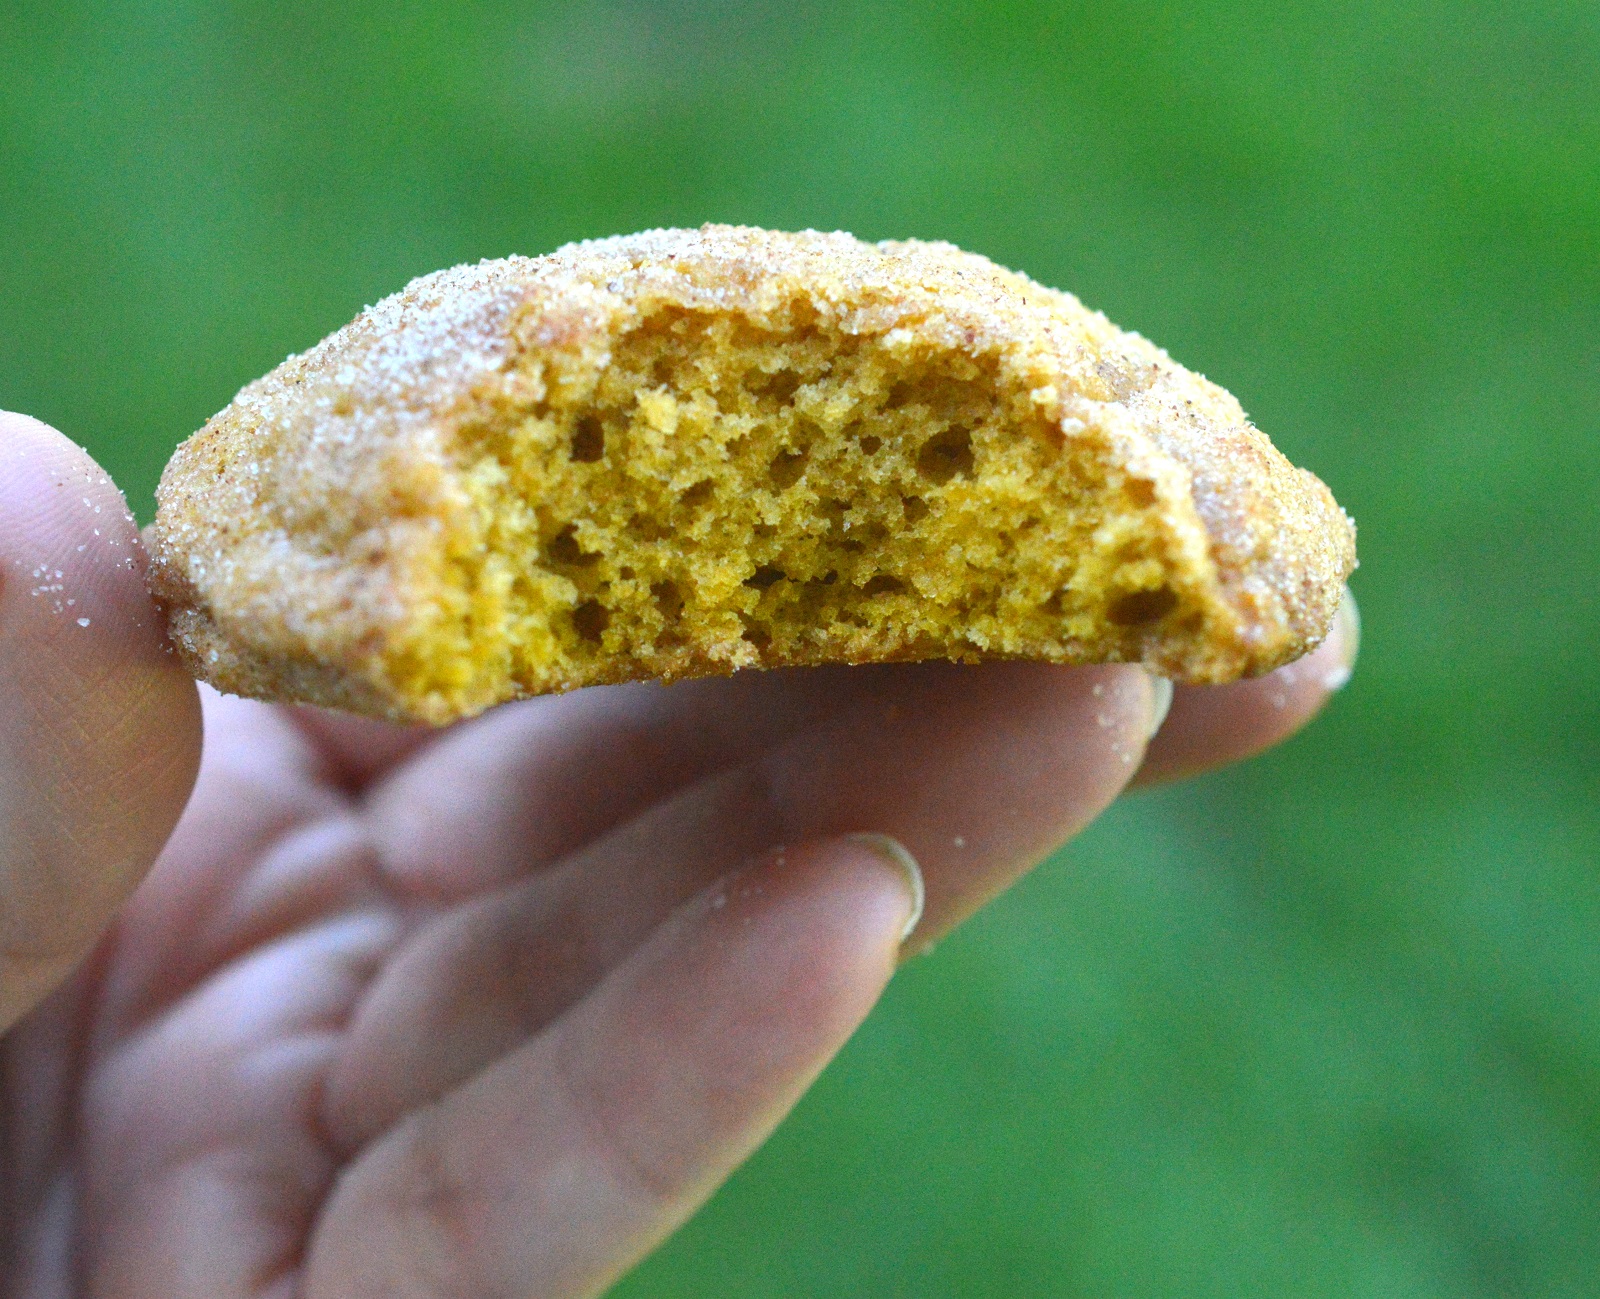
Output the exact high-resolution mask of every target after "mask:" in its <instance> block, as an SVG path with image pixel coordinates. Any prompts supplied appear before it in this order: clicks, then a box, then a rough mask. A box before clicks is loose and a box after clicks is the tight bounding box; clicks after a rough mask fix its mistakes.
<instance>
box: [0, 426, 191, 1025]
mask: <svg viewBox="0 0 1600 1299" xmlns="http://www.w3.org/2000/svg"><path fill="white" fill-rule="evenodd" d="M144 566H145V557H144V550H143V548H142V546H141V545H140V542H139V533H138V528H137V527H136V525H135V524H134V521H133V518H132V516H131V515H129V513H128V508H127V505H126V503H125V502H124V501H123V498H122V494H121V493H120V492H119V491H118V490H117V488H116V487H115V485H114V484H113V483H112V482H111V480H110V479H109V478H107V477H106V475H105V474H104V473H103V472H102V471H101V470H100V468H99V466H98V465H96V464H95V463H94V461H93V460H91V459H90V458H89V457H88V455H86V454H85V453H84V452H83V451H81V450H80V449H79V448H78V447H76V446H74V445H72V443H70V442H68V441H67V440H66V439H65V438H64V437H62V436H61V435H60V434H59V433H56V432H55V431H54V430H52V429H49V428H47V427H46V426H45V425H43V424H40V423H38V422H37V421H35V420H31V419H27V418H25V417H23V416H20V415H0V1028H4V1027H5V1026H6V1025H8V1024H10V1023H12V1022H14V1021H15V1020H16V1019H17V1017H18V1016H20V1015H21V1014H22V1013H23V1012H24V1011H26V1010H27V1009H28V1008H29V1007H30V1006H32V1005H34V1004H35V1003H36V1002H37V1001H38V1000H39V999H40V998H41V997H42V996H43V995H44V994H45V993H46V992H47V991H48V990H49V989H50V988H51V987H53V986H54V985H55V984H57V983H59V982H60V981H61V980H62V979H63V978H64V977H65V976H66V975H67V973H68V972H69V971H70V970H71V969H72V967H73V966H74V965H75V964H76V963H77V962H78V961H79V960H80V959H81V958H82V957H83V955H84V954H85V953H86V952H87V951H88V949H89V948H90V946H91V945H92V944H93V943H94V941H95V939H96V938H97V937H98V936H99V934H100V933H101V932H102V931H103V930H104V929H105V927H106V925H107V924H108V923H109V922H110V920H111V917H112V915H113V913H114V912H115V911H116V909H117V907H118V906H119V905H120V904H121V903H122V901H123V900H124V899H125V898H126V897H127V895H128V894H129V892H130V891H131V890H132V889H133V887H134V885H135V884H137V883H138V881H139V879H140V877H141V876H142V875H143V874H144V873H145V871H146V870H147V869H149V866H150V863H151V862H153V861H154V860H155V858H156V854H157V853H158V852H160V850H161V846H162V844H163V843H165V842H166V838H167V836H168V834H170V833H171V831H172V827H173V825H174V824H175V823H176V821H177V819H178V816H179V813H181V812H182V811H183V805H184V801H185V800H186V799H187V798H188V796H189V790H190V787H191V785H192V784H193V781H194V774H195V768H196V765H197V763H198V761H199V755H200V710H199V703H198V700H197V696H196V693H195V686H194V682H193V681H192V680H191V679H190V678H189V676H188V674H187V673H185V672H184V671H183V669H182V668H181V667H180V666H179V663H178V660H177V658H176V656H175V655H173V654H172V653H171V652H170V651H169V650H168V648H167V642H166V636H165V632H164V628H163V626H162V622H161V619H160V616H159V614H158V613H157V612H156V610H155V607H154V606H153V604H152V603H151V600H150V597H149V596H148V594H147V593H146V592H145V587H144Z"/></svg>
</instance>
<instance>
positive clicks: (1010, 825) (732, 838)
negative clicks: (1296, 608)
mask: <svg viewBox="0 0 1600 1299" xmlns="http://www.w3.org/2000/svg"><path fill="white" fill-rule="evenodd" d="M882 680H883V681H892V682H894V683H897V686H898V688H897V689H895V690H884V691H882V692H881V693H880V694H879V696H877V697H876V698H873V699H871V700H861V701H857V703H856V704H855V706H853V707H851V708H849V709H847V710H846V711H845V712H844V713H843V714H841V715H840V716H839V717H837V718H835V719H833V720H832V721H831V722H829V723H828V724H827V725H825V726H823V727H821V728H818V729H814V730H812V731H809V732H803V733H802V734H801V735H799V736H796V737H793V738H791V739H790V740H789V741H788V742H787V743H783V744H779V745H776V746H774V747H773V748H771V749H770V750H768V751H766V752H764V753H761V754H758V755H756V756H755V757H754V758H753V759H751V761H749V762H747V763H744V764H742V765H741V766H739V767H737V768H735V769H733V770H730V771H725V772H721V773H718V774H716V775H713V776H708V777H705V778H703V779H702V780H700V781H699V782H697V783H696V784H694V785H692V786H690V787H689V788H688V789H685V790H683V791H681V792H680V793H679V794H678V795H677V796H675V797H674V798H671V799H669V800H666V801H665V802H663V803H660V804H657V805H656V806H654V807H652V808H651V809H650V810H649V811H647V812H646V813H644V814H642V815H640V816H638V817H636V818H634V820H632V821H631V822H629V823H627V824H626V825H624V826H621V827H619V828H618V829H616V830H615V831H613V832H612V833H610V834H608V835H606V836H604V837H603V838H601V839H599V840H596V841H595V842H593V843H592V844H590V845H589V846H587V847H586V848H584V849H583V850H582V851H581V852H579V853H577V854H575V855H573V856H572V857H571V858H569V859H568V860H567V861H565V862H563V863H562V865H561V866H560V867H559V868H556V869H553V870H551V871H548V872H544V873H542V874H539V875H535V876H533V877H531V878H529V879H526V880H523V881H520V882H519V883H517V884H514V885H511V886H508V887H506V888H503V889H501V890H499V891H497V892H495V893H492V894H490V895H487V896H485V897H483V898H480V899H477V900H474V901H472V902H470V903H467V904H464V905H460V906H458V907H456V908H454V909H452V910H450V911H449V912H447V913H445V914H443V915H441V916H440V917H438V918H436V919H435V920H433V921H432V922H430V923H428V924H426V925H425V926H423V927H422V928H421V929H420V930H419V931H418V932H417V934H415V935H414V936H413V937H412V938H411V939H410V940H409V942H408V943H407V944H406V945H405V947H404V948H403V949H402V950H401V951H400V952H399V953H398V954H397V955H396V957H395V959H394V960H393V961H392V962H391V964H390V965H389V966H388V968H386V970H385V971H384V973H383V975H382V976H381V977H380V979H379V980H378V981H377V983H376V984H375V985H374V987H373V988H372V990H371V991H370V992H369V994H368V996H367V998H366V1000H365V1001H364V1002H363V1005H362V1008H361V1011H360V1012H359V1014H358V1015H357V1017H356V1019H355V1021H354V1023H353V1024H352V1026H351V1030H350V1036H349V1045H348V1049H347V1050H346V1052H345V1053H344V1055H343V1056H342V1057H341V1060H340V1063H339V1066H338V1067H337V1068H336V1069H335V1071H334V1072H333V1074H332V1075H331V1077H330V1079H329V1082H328V1088H327V1093H326V1095H327V1118H326V1126H327V1128H328V1130H329V1132H330V1133H331V1134H332V1135H333V1136H334V1139H335V1140H336V1141H338V1142H340V1143H341V1144H342V1145H343V1146H344V1147H345V1148H346V1149H354V1148H355V1147H357V1146H359V1145H360V1144H362V1143H364V1142H365V1141H368V1140H370V1139H371V1138H372V1137H373V1136H374V1135H376V1134H377V1133H379V1132H381V1131H383V1130H384V1129H385V1128H386V1127H388V1126H389V1125H390V1124H391V1123H393V1122H394V1121H395V1120H396V1119H398V1118H399V1117H400V1115H402V1114H404V1113H406V1112H407V1111H409V1110H410V1109H412V1108H414V1107H415V1106H417V1105H420V1104H423V1103H426V1102H427V1101H429V1100H431V1099H433V1098H434V1097H436V1096H438V1095H439V1094H441V1093H442V1092H444V1091H445V1090H447V1089H448V1088H449V1087H451V1086H454V1085H455V1084H456V1083H458V1082H459V1081H461V1079H463V1078H464V1077H466V1076H468V1074H470V1073H471V1072H473V1071H475V1070H477V1069H479V1068H482V1067H483V1066H484V1065H486V1064H488V1063H489V1062H490V1061H491V1060H493V1059H494V1058H496V1057H497V1056H499V1055H500V1054H503V1053H504V1052H506V1051H508V1050H510V1049H512V1048H513V1047H514V1046H515V1045H516V1044H517V1043H518V1042H521V1041H523V1040H524V1039H526V1038H527V1037H528V1036H529V1035H530V1034H531V1033H534V1032H537V1031H538V1030H539V1029H540V1028H541V1027H543V1026H544V1025H546V1024H548V1023H549V1022H551V1021H552V1020H553V1019H554V1018H555V1017H556V1016H558V1015H560V1014H561V1013H562V1012H563V1011H564V1010H566V1008H567V1007H568V1006H570V1005H571V1004H573V1003H574V1002H575V1001H576V1000H577V999H579V998H580V997H582V996H583V995H584V994H585V993H586V992H587V991H588V990H589V989H590V988H592V987H593V986H594V985H595V984H596V983H597V982H598V981H599V980H600V979H601V978H602V977H603V976H604V975H605V973H606V971H608V970H609V969H611V968H612V967H613V966H614V965H615V964H617V963H618V962H619V961H621V960H623V959H624V958H625V957H626V955H627V954H628V952H630V951H631V950H632V949H633V948H634V946H635V945H636V944H637V943H638V942H639V941H640V940H641V939H642V938H643V937H644V936H645V935H647V934H648V933H649V932H650V931H651V930H652V929H653V928H654V927H655V926H656V925H657V924H658V923H659V922H660V920H661V919H662V917H663V916H665V915H666V914H668V913H669V912H671V911H672V910H673V909H674V908H675V907H677V906H678V905H679V904H680V903H681V902H682V901H683V900H684V899H685V898H687V897H690V896H692V895H693V894H694V893H696V892H697V891H698V890H699V889H701V888H703V887H704V886H705V885H706V884H707V883H708V882H709V881H710V880H712V879H715V878H717V877H719V876H721V875H722V874H724V873H725V872H727V871H729V870H731V869H733V868H734V867H735V866H737V865H738V863H739V862H741V861H745V860H748V859H749V858H751V857H753V856H755V855H756V854H758V853H760V852H762V851H764V850H766V849H768V848H771V847H774V846H776V845H779V844H784V843H798V842H802V841H805V840H808V839H813V838H819V837H823V836H828V835H837V834H847V833H852V832H863V831H866V832H879V833H884V834H888V835H891V836H893V837H894V838H895V839H897V840H899V841H900V842H901V843H903V844H905V845H906V847H907V848H909V849H910V851H911V852H912V854H913V855H914V856H915V857H916V859H917V860H918V861H920V862H921V863H922V867H923V871H924V874H925V877H926V883H927V898H926V903H927V906H926V913H925V915H924V917H923V921H922V924H921V925H920V926H919V928H918V931H917V935H916V937H915V938H914V939H913V940H912V941H913V944H917V943H926V942H929V941H932V940H933V939H935V938H937V937H938V936H939V935H940V934H942V933H944V932H945V931H946V930H948V929H949V928H950V927H951V926H953V925H954V924H955V923H957V921H959V920H960V919H961V918H962V917H963V916H965V915H967V914H968V913H970V912H971V911H973V910H975V909H976V908H977V907H978V906H980V905H981V904H982V903H983V902H984V901H985V900H987V899H988V898H989V897H991V896H993V895H994V894H995V893H997V892H998V891H1000V890H1001V889H1002V888H1004V887H1005V886H1006V885H1007V884H1009V883H1010V882H1011V881H1012V880H1014V879H1015V878H1016V877H1017V876H1018V875H1019V874H1021V873H1022V872H1023V871H1025V870H1027V869H1028V868H1029V867H1030V866H1032V865H1033V864H1034V863H1035V862H1037V861H1039V860H1040V859H1041V858H1043V857H1044V856H1045V855H1046V854H1048V853H1049V851H1050V850H1051V849H1053V848H1054V847H1056V846H1057V845H1058V844H1059V843H1061V842H1062V841H1063V840H1065V839H1067V838H1069V837H1071V836H1072V835H1073V834H1075V833H1076V832H1077V831H1078V830H1079V829H1081V828H1082V827H1083V826H1084V825H1085V824H1087V823H1088V821H1089V820H1090V819H1092V818H1093V817H1094V816H1095V815H1097V814H1098V813H1099V812H1100V811H1101V809H1103V808H1104V807H1105V806H1106V804H1107V803H1109V802H1110V801H1111V800H1112V799H1113V798H1115V797H1116V795H1117V793H1118V792H1119V791H1120V790H1121V788H1122V786H1123V785H1124V783H1125V782H1126V781H1127V779H1128V776H1129V774H1130V773H1131V772H1132V771H1133V770H1134V765H1135V763H1136V761H1137V759H1138V756H1139V754H1140V753H1141V751H1142V748H1143V744H1144V738H1145V735H1146V734H1147V733H1148V730H1149V727H1150V723H1151V717H1152V708H1153V704H1154V700H1153V697H1152V696H1153V691H1152V689H1151V683H1150V679H1149V678H1148V677H1146V676H1145V675H1144V673H1142V672H1140V671H1138V670H1137V669H1132V668H1097V669H1088V670H1082V669H1064V668H1056V667H1048V666H1041V665H1037V664H994V665H989V666H987V667H984V668H981V669H979V668H957V667H950V666H948V665H941V666H940V667H938V668H937V669H931V670H929V669H923V670H918V671H916V672H911V673H905V672H902V673H899V674H895V675H893V676H892V677H884V678H883V679H882ZM880 684H881V682H880Z"/></svg>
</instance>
